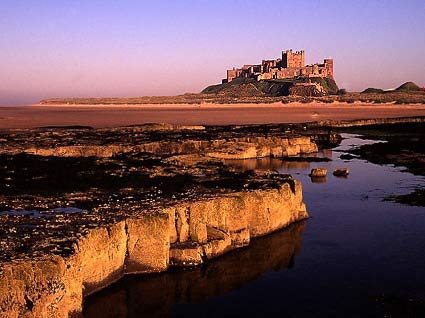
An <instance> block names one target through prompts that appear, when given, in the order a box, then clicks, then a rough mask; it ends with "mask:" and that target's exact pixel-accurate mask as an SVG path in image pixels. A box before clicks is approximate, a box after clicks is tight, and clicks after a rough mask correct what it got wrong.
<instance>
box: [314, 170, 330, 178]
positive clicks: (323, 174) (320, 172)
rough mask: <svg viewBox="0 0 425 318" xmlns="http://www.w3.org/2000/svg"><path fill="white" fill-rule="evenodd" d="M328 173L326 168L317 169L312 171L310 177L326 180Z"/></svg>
mask: <svg viewBox="0 0 425 318" xmlns="http://www.w3.org/2000/svg"><path fill="white" fill-rule="evenodd" d="M327 173H328V170H326V169H324V168H315V169H311V172H310V177H312V178H324V177H326V174H327Z"/></svg>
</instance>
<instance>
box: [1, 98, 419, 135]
mask: <svg viewBox="0 0 425 318" xmlns="http://www.w3.org/2000/svg"><path fill="white" fill-rule="evenodd" d="M410 116H425V105H424V104H407V105H394V104H379V105H374V104H360V103H354V104H347V103H336V102H335V103H332V104H322V103H310V104H301V103H291V104H281V103H273V104H228V105H225V104H193V105H188V104H161V105H157V104H144V105H49V106H46V105H31V106H14V107H0V129H11V128H34V127H43V126H69V125H83V126H91V127H96V128H98V127H116V126H125V125H134V124H143V123H171V124H181V125H228V124H236V125H240V124H267V123H300V122H311V121H321V120H354V119H370V118H394V117H410Z"/></svg>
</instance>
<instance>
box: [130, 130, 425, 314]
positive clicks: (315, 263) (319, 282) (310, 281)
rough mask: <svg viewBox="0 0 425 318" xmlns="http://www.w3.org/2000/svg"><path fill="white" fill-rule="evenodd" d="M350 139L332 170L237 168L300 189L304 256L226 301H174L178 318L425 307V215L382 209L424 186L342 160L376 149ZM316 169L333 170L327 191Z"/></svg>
mask: <svg viewBox="0 0 425 318" xmlns="http://www.w3.org/2000/svg"><path fill="white" fill-rule="evenodd" d="M345 137H346V138H347V139H345V140H344V141H343V142H342V145H341V146H340V147H338V148H336V149H334V151H329V150H327V151H324V152H323V153H322V154H321V155H322V156H326V157H331V158H332V159H333V161H331V162H313V163H307V162H284V161H281V160H279V159H267V158H265V159H260V160H245V161H233V163H232V164H233V165H234V166H235V167H236V168H238V167H239V168H242V167H243V168H247V169H255V168H260V169H266V168H267V169H268V168H271V169H276V170H278V171H280V172H281V173H289V174H292V175H293V177H294V178H295V179H298V180H300V181H301V182H302V184H303V194H304V201H305V203H306V205H307V210H308V212H309V214H310V216H311V218H310V219H309V220H308V221H307V226H306V230H305V232H304V234H303V236H302V244H301V251H300V252H298V254H297V255H296V256H295V261H294V266H293V267H292V268H291V269H289V270H281V269H276V270H273V271H266V272H265V273H264V274H263V275H262V276H261V277H259V278H258V279H256V280H254V281H250V282H244V283H241V287H240V288H239V289H235V290H233V291H231V292H228V293H227V294H225V295H221V296H219V295H217V296H216V297H212V298H210V299H208V300H207V301H202V302H200V303H197V304H195V303H189V304H187V303H185V304H179V302H180V301H179V300H178V298H176V304H175V305H174V306H173V307H172V310H171V311H172V312H173V314H174V315H176V316H185V317H199V316H208V317H210V316H223V317H229V316H236V315H238V316H240V315H246V316H247V317H251V316H253V315H255V316H259V317H264V316H285V317H370V316H373V317H375V316H376V317H384V316H385V315H384V313H383V305H382V303H380V302H377V301H376V299H377V297H378V296H382V295H386V296H390V297H392V296H394V297H402V298H403V299H410V298H412V299H416V300H422V301H424V300H425V256H424V255H425V254H424V251H425V208H423V207H410V206H406V205H401V204H397V203H393V202H385V201H382V199H383V198H384V197H385V196H387V195H391V194H395V193H408V192H409V191H410V190H411V189H413V188H414V187H415V186H416V185H420V184H421V185H423V184H424V178H422V177H418V176H414V175H412V174H409V173H404V172H401V171H400V170H401V169H399V168H395V167H392V166H379V165H374V164H370V163H367V162H366V161H363V160H359V159H353V160H350V161H344V160H341V159H339V156H340V155H341V154H342V153H343V152H339V151H340V150H347V149H348V148H349V147H351V146H350V145H353V144H357V145H358V144H359V143H363V144H364V143H370V142H375V141H367V140H366V141H365V140H362V139H358V138H354V136H353V135H345ZM316 167H323V168H326V169H328V176H327V181H326V182H325V183H312V182H311V180H310V178H309V176H308V174H309V173H310V170H311V169H312V168H316ZM342 167H348V168H349V169H350V175H349V177H348V178H346V179H344V178H337V177H334V176H333V175H332V172H333V170H334V169H336V168H342ZM240 266H241V267H243V266H244V264H240ZM127 292H129V291H128V290H127ZM166 292H169V291H166ZM174 292H177V291H174ZM129 293H130V294H129V295H128V297H130V298H131V291H130V292H129ZM152 305H158V306H161V304H152ZM128 306H129V309H130V310H131V308H132V307H131V305H128ZM128 317H137V313H136V312H133V313H130V314H129V316H128Z"/></svg>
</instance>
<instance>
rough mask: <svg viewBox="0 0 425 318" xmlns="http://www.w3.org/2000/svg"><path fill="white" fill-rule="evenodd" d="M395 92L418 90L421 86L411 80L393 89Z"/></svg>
mask: <svg viewBox="0 0 425 318" xmlns="http://www.w3.org/2000/svg"><path fill="white" fill-rule="evenodd" d="M395 90H396V91H397V92H406V91H408V92H418V91H421V88H420V87H419V86H418V85H416V84H415V83H413V82H406V83H404V84H403V85H400V86H399V87H397V88H396V89H395Z"/></svg>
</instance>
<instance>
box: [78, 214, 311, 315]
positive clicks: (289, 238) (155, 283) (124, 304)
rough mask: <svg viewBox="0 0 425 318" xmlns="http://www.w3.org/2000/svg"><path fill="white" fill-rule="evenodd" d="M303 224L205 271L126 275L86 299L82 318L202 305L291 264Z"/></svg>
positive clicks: (169, 311) (153, 312) (255, 242)
mask: <svg viewBox="0 0 425 318" xmlns="http://www.w3.org/2000/svg"><path fill="white" fill-rule="evenodd" d="M304 228H305V222H300V223H296V224H293V225H292V226H290V227H288V228H287V229H285V230H282V231H279V232H276V233H274V234H272V235H269V236H266V237H262V238H258V239H255V240H253V241H251V245H250V246H249V248H245V249H241V250H238V251H235V252H233V253H230V254H227V255H224V256H223V257H221V258H219V259H216V260H214V261H212V262H211V263H209V264H208V265H207V266H205V267H204V268H198V269H195V270H192V271H176V272H168V273H164V274H159V275H154V276H133V275H132V276H127V277H125V278H124V279H122V280H121V281H120V282H118V283H117V284H115V285H113V286H111V287H110V288H108V289H105V290H103V291H101V292H99V293H97V294H95V295H93V296H90V297H88V298H87V299H86V300H85V303H84V317H85V318H113V317H114V318H121V317H122V318H124V317H125V318H132V317H140V315H141V314H143V315H144V316H148V317H168V316H171V315H172V314H173V305H174V304H185V303H192V304H193V303H201V302H203V301H205V300H207V299H209V298H211V297H216V296H220V295H224V294H226V293H228V292H230V291H233V290H237V289H239V288H240V287H241V286H242V285H244V284H245V283H247V282H250V281H253V280H256V279H257V278H259V277H260V276H262V275H263V274H264V273H266V272H269V271H280V270H282V269H287V268H291V267H292V266H293V265H294V257H295V255H296V254H297V252H298V251H299V250H300V248H301V236H302V233H303V231H304Z"/></svg>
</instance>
